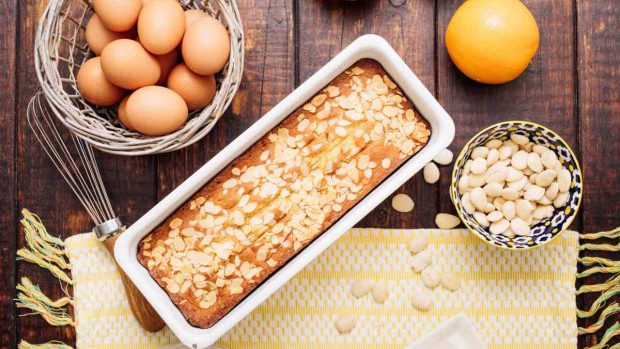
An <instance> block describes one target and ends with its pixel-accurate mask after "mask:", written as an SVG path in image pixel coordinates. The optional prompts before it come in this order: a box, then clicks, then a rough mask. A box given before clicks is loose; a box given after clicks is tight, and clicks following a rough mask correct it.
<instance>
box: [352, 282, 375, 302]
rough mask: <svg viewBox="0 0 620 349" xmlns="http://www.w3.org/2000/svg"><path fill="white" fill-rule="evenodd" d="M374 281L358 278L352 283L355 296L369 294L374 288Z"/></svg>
mask: <svg viewBox="0 0 620 349" xmlns="http://www.w3.org/2000/svg"><path fill="white" fill-rule="evenodd" d="M372 286H373V282H372V281H370V280H358V281H355V282H353V283H352V284H351V294H352V295H353V297H355V298H360V297H363V296H365V295H367V294H368V293H369V292H370V290H371V289H372Z"/></svg>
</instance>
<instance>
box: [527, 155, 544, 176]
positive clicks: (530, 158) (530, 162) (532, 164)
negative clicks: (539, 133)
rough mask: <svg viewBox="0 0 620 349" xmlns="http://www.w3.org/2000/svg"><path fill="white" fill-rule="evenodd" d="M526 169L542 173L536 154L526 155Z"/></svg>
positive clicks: (538, 157) (540, 163) (538, 156)
mask: <svg viewBox="0 0 620 349" xmlns="http://www.w3.org/2000/svg"><path fill="white" fill-rule="evenodd" d="M527 167H529V168H531V169H532V171H534V172H536V173H539V172H542V171H543V164H542V162H541V161H540V155H538V154H537V153H529V154H527Z"/></svg>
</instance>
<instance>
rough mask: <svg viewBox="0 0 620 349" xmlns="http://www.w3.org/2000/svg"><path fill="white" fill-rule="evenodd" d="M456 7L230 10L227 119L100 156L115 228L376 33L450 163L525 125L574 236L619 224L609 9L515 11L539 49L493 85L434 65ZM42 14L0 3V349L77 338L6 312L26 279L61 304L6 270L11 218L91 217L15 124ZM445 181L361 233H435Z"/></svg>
mask: <svg viewBox="0 0 620 349" xmlns="http://www.w3.org/2000/svg"><path fill="white" fill-rule="evenodd" d="M461 2H462V1H461V0H436V1H433V0H391V1H388V0H376V1H372V0H368V1H365V2H361V1H360V2H344V1H319V0H269V1H268V0H238V3H239V7H240V10H241V15H242V18H243V23H244V28H245V33H246V38H247V39H246V40H247V41H246V45H245V50H246V51H245V52H246V53H245V61H246V65H245V72H244V77H243V83H242V84H241V88H240V90H239V93H238V94H237V96H236V98H235V100H234V102H233V104H232V106H231V107H230V109H229V110H228V112H227V113H226V114H225V115H224V116H223V118H222V119H221V121H219V123H218V124H217V126H216V127H215V128H214V129H213V131H212V132H211V133H210V134H209V135H207V136H206V137H205V138H204V139H203V140H202V141H200V142H198V143H197V144H194V145H193V146H190V147H189V148H186V149H184V150H181V151H177V152H174V153H171V154H165V155H160V156H146V157H137V158H128V157H119V156H111V155H107V154H103V155H101V156H100V160H101V161H100V167H101V168H102V169H103V172H104V177H105V182H106V184H107V186H108V189H109V191H110V193H111V199H112V202H113V203H114V204H115V208H116V212H120V213H121V215H122V217H123V218H124V219H125V221H126V222H129V223H131V222H133V221H135V220H136V219H137V218H138V217H140V216H141V215H142V214H143V213H144V212H146V211H147V210H148V209H149V208H150V207H152V206H153V205H154V204H155V203H156V202H157V201H158V200H160V199H161V198H162V197H164V196H165V195H166V194H167V193H168V192H170V191H171V190H172V189H173V188H174V187H175V186H177V185H178V184H179V183H181V182H182V181H183V180H184V179H185V178H186V177H188V176H189V175H190V174H191V173H193V172H194V171H195V170H196V169H197V168H199V167H200V166H201V165H202V164H204V163H205V162H206V161H207V160H208V159H210V158H211V157H212V156H213V155H214V154H216V153H217V152H218V151H219V150H220V149H221V148H222V147H224V146H225V145H226V144H227V143H228V142H230V141H231V140H233V139H234V138H235V137H236V136H237V135H239V134H240V133H241V132H242V131H244V130H245V129H246V128H247V127H248V126H250V125H251V124H252V123H253V122H254V121H256V120H257V119H258V118H259V117H260V116H261V115H263V114H264V113H265V112H267V111H268V110H269V109H270V108H271V107H273V106H274V105H275V104H276V103H277V102H278V101H280V100H281V99H282V98H283V97H285V96H286V95H287V94H288V93H289V92H291V91H292V90H293V89H294V88H295V87H296V86H298V85H299V84H300V82H302V81H304V80H305V79H306V78H308V77H309V76H310V75H311V74H313V73H314V72H315V71H316V70H317V69H319V68H320V67H321V66H322V65H323V64H324V63H325V62H327V61H328V60H329V59H330V58H331V57H333V56H334V55H335V54H336V53H338V52H339V51H340V50H341V49H342V48H344V47H345V46H346V45H347V44H349V43H350V42H351V41H353V40H354V39H355V38H357V37H358V36H360V35H362V34H365V33H376V34H379V35H381V36H383V37H384V38H386V39H387V40H388V41H389V42H390V44H391V45H392V46H393V47H394V48H395V49H396V51H397V52H398V53H399V54H400V55H401V56H402V57H403V58H404V59H405V61H406V62H407V64H408V65H409V66H410V67H411V68H412V69H413V71H414V72H415V73H416V74H417V75H418V76H419V77H420V79H421V80H422V81H423V82H424V83H425V84H426V86H427V87H428V88H429V90H430V91H431V92H432V93H434V95H435V96H436V97H437V99H438V100H439V102H440V103H441V104H442V105H443V106H444V108H445V109H446V110H447V111H448V113H449V114H450V115H451V116H452V118H453V119H454V121H455V123H456V138H455V140H454V143H453V144H452V146H451V147H450V149H452V150H453V151H458V150H459V149H460V147H462V146H463V145H464V144H465V142H466V141H467V140H468V139H469V138H470V137H472V136H473V135H474V134H475V133H476V132H477V131H479V130H480V129H482V128H483V127H485V126H487V125H490V124H492V123H495V122H499V121H502V120H511V119H522V120H532V121H536V122H538V123H541V124H544V125H546V126H549V127H550V128H551V129H553V130H555V131H557V132H558V133H559V134H560V135H561V136H562V137H564V139H566V140H567V141H568V143H569V144H570V145H571V146H572V148H573V149H574V150H575V152H576V153H577V155H578V157H579V159H580V161H581V165H582V168H583V171H584V176H585V196H584V200H583V204H582V207H581V211H580V213H579V217H578V219H577V220H576V221H575V223H574V224H573V229H577V230H579V231H585V232H594V231H601V230H609V229H611V228H614V227H616V226H618V225H620V213H619V212H620V184H619V183H620V142H619V141H618V140H617V139H616V137H619V136H620V7H619V6H617V5H618V4H617V2H616V1H615V0H526V1H524V2H525V3H526V5H527V6H528V7H529V8H530V10H531V11H532V12H533V14H534V16H535V17H536V20H537V22H538V25H539V27H540V33H541V41H540V50H539V52H538V54H537V55H536V57H535V59H534V60H533V62H532V64H531V65H530V67H529V68H528V69H527V71H526V72H525V74H523V75H522V76H521V77H520V78H518V79H517V80H516V81H514V82H511V83H509V84H506V85H501V86H488V85H481V84H477V83H474V82H472V81H471V80H469V79H467V78H465V77H464V76H463V75H462V74H461V73H460V72H459V71H457V70H456V69H455V67H454V65H453V64H452V63H451V61H450V58H449V57H448V55H447V53H446V50H445V46H444V41H443V39H444V32H445V28H446V26H447V23H448V21H449V19H450V17H451V15H452V14H453V12H454V11H455V10H456V8H457V7H458V6H459V4H460V3H461ZM46 3H47V1H46V0H19V1H18V0H2V1H0V28H1V29H0V82H1V83H2V87H1V89H0V185H1V188H2V189H1V190H2V194H1V195H0V208H1V211H0V280H1V282H0V347H2V348H14V347H15V346H16V343H17V341H18V340H19V339H20V338H23V339H26V340H28V341H30V342H34V343H41V342H45V341H48V340H52V339H62V340H64V341H67V342H68V343H73V341H74V336H75V333H74V331H73V329H72V328H70V327H65V328H58V327H52V326H49V325H47V324H46V323H45V321H44V320H42V319H41V318H40V317H38V316H26V317H20V316H19V315H20V314H21V313H20V312H19V311H17V310H16V309H15V307H14V304H13V299H14V298H15V283H16V281H17V280H18V279H19V278H20V277H22V276H28V277H30V278H31V279H32V280H33V281H34V282H35V283H37V284H39V285H41V288H42V289H43V290H45V292H46V293H48V294H49V295H51V296H53V298H56V297H59V296H61V289H60V287H59V284H58V282H57V281H56V280H55V279H54V278H53V277H52V276H51V274H49V273H48V272H47V271H45V270H42V269H40V268H38V267H36V266H33V265H30V264H27V263H23V262H16V261H15V251H16V249H17V248H18V247H20V246H22V245H23V244H24V237H23V234H22V232H21V230H20V229H19V226H18V220H19V219H20V215H19V210H20V209H21V208H24V207H26V208H29V209H30V210H31V211H33V212H35V213H37V214H39V215H40V216H41V217H42V219H43V220H44V222H45V224H46V225H47V227H48V228H49V230H50V232H51V233H52V234H55V235H60V236H62V237H68V236H70V235H72V234H77V233H80V232H84V231H87V230H89V229H90V228H91V222H90V218H89V217H88V216H87V214H86V213H85V212H84V210H82V208H81V207H80V204H79V203H78V201H77V200H76V199H75V198H74V196H73V194H72V193H71V192H70V191H69V189H68V188H67V187H66V186H65V184H64V182H63V181H62V178H61V177H60V176H59V174H58V173H57V172H56V170H55V169H54V168H53V167H52V166H51V164H50V162H49V161H48V159H47V158H46V157H45V155H44V154H43V152H42V150H41V148H40V147H39V145H38V144H36V140H35V139H34V137H33V135H32V134H31V133H30V130H29V128H28V125H27V122H26V106H27V102H28V100H29V99H30V97H31V96H32V95H33V93H34V91H35V90H36V89H37V85H38V82H37V79H36V76H35V71H34V69H33V48H32V47H33V40H34V35H35V30H36V24H37V20H38V18H39V16H40V14H41V13H42V11H43V9H44V6H45V4H46ZM450 169H451V168H447V167H444V168H442V169H441V181H440V183H438V184H436V185H428V184H426V183H424V181H423V180H422V176H421V175H417V176H415V177H414V178H413V179H412V180H410V181H409V182H408V183H407V184H406V185H405V186H403V187H402V188H400V189H399V192H403V193H407V194H409V195H410V196H412V197H413V199H414V201H415V202H416V208H415V210H414V211H413V213H411V214H399V213H396V212H395V211H393V210H392V209H390V205H389V202H384V203H383V204H382V205H380V206H379V207H378V208H377V209H376V210H375V211H374V212H373V213H371V214H370V215H369V216H368V217H366V218H365V219H364V220H363V221H362V222H361V223H360V226H374V227H394V228H419V227H432V226H434V224H433V220H434V217H435V214H436V213H438V212H453V211H454V210H453V207H452V204H451V203H450V200H449V197H448V185H449V179H450V175H449V172H450ZM596 255H601V254H596ZM603 255H604V254H603ZM607 256H608V257H611V254H607ZM615 259H616V260H617V259H618V255H617V254H616V255H615ZM604 278H605V277H604V276H595V277H592V278H590V279H587V281H588V282H590V283H591V282H594V281H602V280H603V279H604ZM592 297H593V296H592ZM592 297H590V298H588V299H585V298H582V297H580V298H579V299H578V300H577V303H578V305H581V306H583V304H589V303H588V302H591V301H592V300H593V298H592ZM584 302H585V303H584ZM617 320H618V317H616V318H615V319H613V321H617ZM611 323H613V322H612V321H608V322H607V326H609V325H610V324H611ZM579 325H581V326H583V325H586V324H585V323H582V322H580V323H579ZM600 334H601V332H599V333H598V336H599V337H600ZM596 341H597V336H592V335H589V336H583V337H580V339H579V343H580V347H586V346H588V345H592V344H593V343H596Z"/></svg>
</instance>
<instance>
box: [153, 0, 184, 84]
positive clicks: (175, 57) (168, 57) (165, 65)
mask: <svg viewBox="0 0 620 349" xmlns="http://www.w3.org/2000/svg"><path fill="white" fill-rule="evenodd" d="M159 1H161V0H159ZM155 58H157V61H158V62H159V67H160V68H161V74H160V75H159V80H158V81H157V85H165V84H166V81H167V80H168V75H169V74H170V71H171V70H172V68H174V66H175V65H176V64H177V63H179V53H178V52H177V50H172V51H170V52H169V53H166V54H165V55H161V56H155Z"/></svg>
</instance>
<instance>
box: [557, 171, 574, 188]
mask: <svg viewBox="0 0 620 349" xmlns="http://www.w3.org/2000/svg"><path fill="white" fill-rule="evenodd" d="M570 182H571V176H570V172H569V171H568V170H567V169H565V168H563V169H562V170H561V171H560V172H559V173H558V189H559V190H560V192H561V193H566V192H567V191H568V190H569V189H570Z"/></svg>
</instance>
